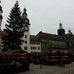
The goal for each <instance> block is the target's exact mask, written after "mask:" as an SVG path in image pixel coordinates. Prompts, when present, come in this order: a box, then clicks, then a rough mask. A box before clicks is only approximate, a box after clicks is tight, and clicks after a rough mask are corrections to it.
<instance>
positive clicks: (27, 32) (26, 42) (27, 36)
mask: <svg viewBox="0 0 74 74" xmlns="http://www.w3.org/2000/svg"><path fill="white" fill-rule="evenodd" d="M26 11H27V10H26V8H24V10H23V14H22V19H23V28H24V29H23V30H24V36H23V38H22V40H23V44H22V46H21V47H22V50H25V51H27V52H30V23H29V19H28V17H27V16H28V15H27V12H26Z"/></svg>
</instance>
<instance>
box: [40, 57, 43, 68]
mask: <svg viewBox="0 0 74 74" xmlns="http://www.w3.org/2000/svg"><path fill="white" fill-rule="evenodd" d="M42 64H43V58H42V56H41V57H40V68H42Z"/></svg>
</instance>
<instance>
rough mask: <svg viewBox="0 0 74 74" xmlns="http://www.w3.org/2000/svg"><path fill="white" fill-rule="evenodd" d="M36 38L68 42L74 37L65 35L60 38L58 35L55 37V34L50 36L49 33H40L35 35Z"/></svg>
mask: <svg viewBox="0 0 74 74" xmlns="http://www.w3.org/2000/svg"><path fill="white" fill-rule="evenodd" d="M37 36H38V38H42V39H47V40H48V39H49V40H54V41H56V40H57V41H67V40H69V39H70V38H72V37H74V36H73V35H71V34H65V35H63V36H60V35H56V34H50V33H45V32H42V31H40V32H39V33H38V34H37Z"/></svg>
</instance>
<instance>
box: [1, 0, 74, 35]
mask: <svg viewBox="0 0 74 74" xmlns="http://www.w3.org/2000/svg"><path fill="white" fill-rule="evenodd" d="M18 1H19V5H20V8H21V11H23V8H24V7H25V8H26V9H27V14H28V18H29V20H30V24H31V25H30V33H31V34H37V33H38V32H39V31H43V32H47V33H52V34H57V29H58V28H59V23H60V20H61V22H62V24H63V28H64V29H65V30H66V33H68V30H69V29H71V31H72V32H73V33H74V0H18ZM15 3H16V0H1V5H2V7H3V21H2V29H3V28H4V25H5V23H6V19H7V17H8V15H9V13H10V11H11V8H12V7H13V6H14V4H15Z"/></svg>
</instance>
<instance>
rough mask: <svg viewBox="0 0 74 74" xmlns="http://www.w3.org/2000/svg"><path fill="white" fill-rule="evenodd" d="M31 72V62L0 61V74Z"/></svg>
mask: <svg viewBox="0 0 74 74" xmlns="http://www.w3.org/2000/svg"><path fill="white" fill-rule="evenodd" d="M26 70H29V61H28V60H22V61H0V74H12V73H16V72H21V71H26Z"/></svg>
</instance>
